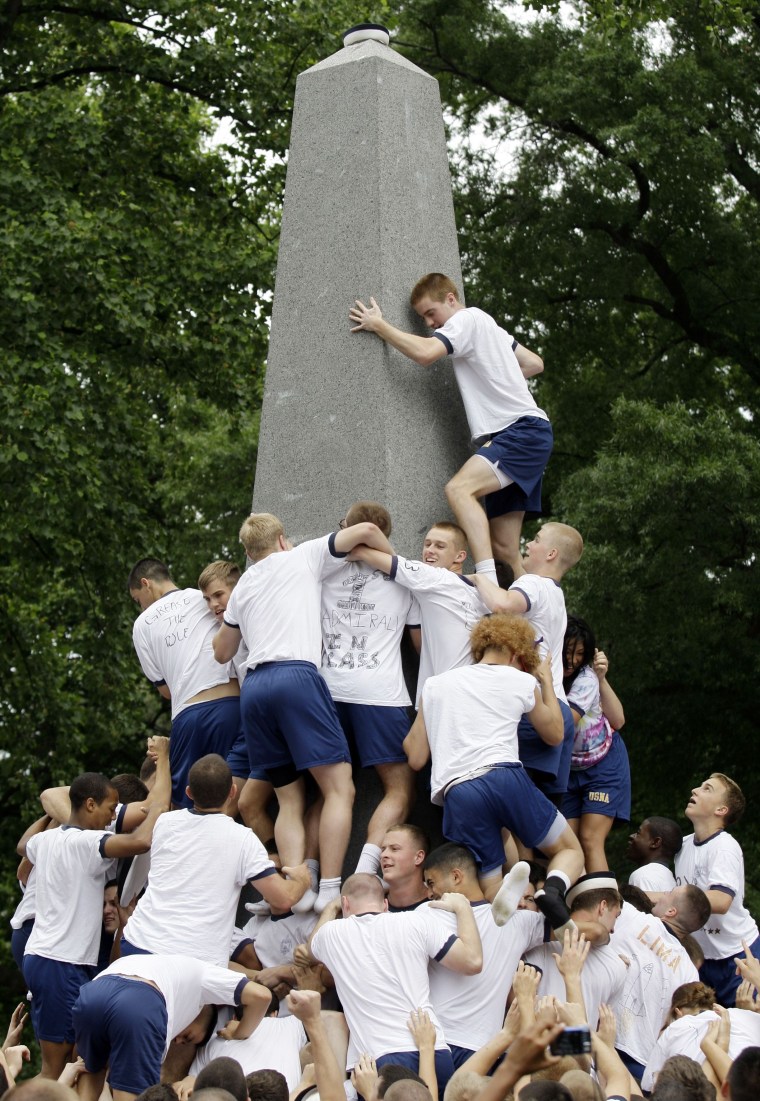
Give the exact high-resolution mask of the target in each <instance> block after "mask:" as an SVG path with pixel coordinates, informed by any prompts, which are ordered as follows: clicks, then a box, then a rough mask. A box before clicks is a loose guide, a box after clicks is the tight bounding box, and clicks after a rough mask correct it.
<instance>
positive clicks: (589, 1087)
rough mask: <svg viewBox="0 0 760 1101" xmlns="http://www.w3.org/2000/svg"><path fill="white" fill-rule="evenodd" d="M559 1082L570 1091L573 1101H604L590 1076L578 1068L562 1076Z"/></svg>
mask: <svg viewBox="0 0 760 1101" xmlns="http://www.w3.org/2000/svg"><path fill="white" fill-rule="evenodd" d="M560 1082H561V1084H562V1085H563V1086H565V1087H566V1088H567V1089H569V1090H570V1093H571V1095H572V1098H573V1101H604V1094H603V1093H602V1091H601V1089H600V1088H599V1083H598V1082H595V1081H594V1079H593V1078H592V1077H591V1075H590V1074H587V1073H586V1071H585V1070H581V1068H580V1067H578V1068H577V1069H575V1070H568V1071H567V1072H566V1073H565V1074H563V1075H562V1078H561V1079H560Z"/></svg>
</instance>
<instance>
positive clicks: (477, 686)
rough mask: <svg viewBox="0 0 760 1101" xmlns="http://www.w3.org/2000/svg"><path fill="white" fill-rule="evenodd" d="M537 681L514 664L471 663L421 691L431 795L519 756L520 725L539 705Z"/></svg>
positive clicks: (439, 798) (433, 679) (438, 797)
mask: <svg viewBox="0 0 760 1101" xmlns="http://www.w3.org/2000/svg"><path fill="white" fill-rule="evenodd" d="M536 685H537V681H536V678H535V677H534V676H532V675H531V674H530V673H523V672H522V671H521V670H520V669H515V668H513V667H512V666H511V665H486V664H484V663H482V662H481V663H479V664H478V665H467V666H465V667H464V668H462V669H451V670H449V672H448V673H442V674H441V675H440V676H439V677H430V678H429V679H428V680H427V681H426V682H425V689H424V691H423V693H422V713H423V716H424V719H425V727H426V729H427V735H428V742H429V743H430V756H431V761H432V771H431V776H430V798H431V799H432V801H433V802H434V803H437V804H438V805H439V806H440V805H441V804H442V803H443V796H444V791H445V790H446V787H447V786H448V785H449V784H450V783H451V782H452V780H461V779H462V778H463V777H466V776H468V775H469V774H470V773H474V772H475V771H476V770H477V769H481V768H485V767H486V766H488V765H496V764H503V763H506V762H510V761H519V759H520V756H519V752H518V744H517V724H518V723H519V721H520V719H521V718H522V716H523V715H524V713H525V712H526V711H530V710H532V708H533V707H534V705H535V693H536Z"/></svg>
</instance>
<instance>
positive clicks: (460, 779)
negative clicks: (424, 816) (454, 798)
mask: <svg viewBox="0 0 760 1101" xmlns="http://www.w3.org/2000/svg"><path fill="white" fill-rule="evenodd" d="M522 767H523V766H522V762H521V761H498V762H496V763H495V764H493V765H483V767H482V768H476V769H473V771H472V772H467V773H465V775H464V776H457V777H456V779H454V780H449V782H448V784H447V785H446V787H445V788H444V789H443V795H442V797H443V798H444V799H445V798H446V796H447V795H448V793H449V792H450V791H451V789H452V788H455V787H457V786H458V785H459V784H466V783H467V781H468V780H478V779H479V778H480V777H481V776H485V775H486V773H488V772H493V770H494V769H495V768H522Z"/></svg>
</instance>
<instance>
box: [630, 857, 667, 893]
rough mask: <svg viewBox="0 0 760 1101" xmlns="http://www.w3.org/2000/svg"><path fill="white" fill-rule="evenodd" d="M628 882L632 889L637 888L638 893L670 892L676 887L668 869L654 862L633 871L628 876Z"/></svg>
mask: <svg viewBox="0 0 760 1101" xmlns="http://www.w3.org/2000/svg"><path fill="white" fill-rule="evenodd" d="M628 882H629V883H630V885H631V886H632V887H638V889H639V890H640V891H672V890H673V888H674V887H675V885H676V878H675V876H674V875H673V873H672V872H671V870H670V868H668V867H666V866H665V864H659V863H657V862H656V861H655V862H654V863H652V864H642V865H641V867H640V868H636V869H634V871H632V872H631V874H630V875H629V876H628Z"/></svg>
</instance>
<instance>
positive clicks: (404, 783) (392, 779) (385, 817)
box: [367, 761, 414, 845]
mask: <svg viewBox="0 0 760 1101" xmlns="http://www.w3.org/2000/svg"><path fill="white" fill-rule="evenodd" d="M375 769H376V771H377V774H378V776H379V777H380V779H381V781H382V784H383V798H382V799H381V800H380V802H379V803H378V805H377V806H376V807H375V811H374V813H373V815H372V817H371V818H370V820H369V825H368V826H367V841H368V842H369V844H370V845H382V842H383V838H384V837H385V835H386V833H387V832H388V829H389V828H390V827H391V826H395V825H397V824H398V823H399V822H405V821H406V816H407V814H408V813H409V809H410V807H411V805H412V800H413V798H414V773H413V772H412V770H411V769H410V767H409V765H408V764H406V762H404V761H393V762H390V763H388V764H384V765H375Z"/></svg>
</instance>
